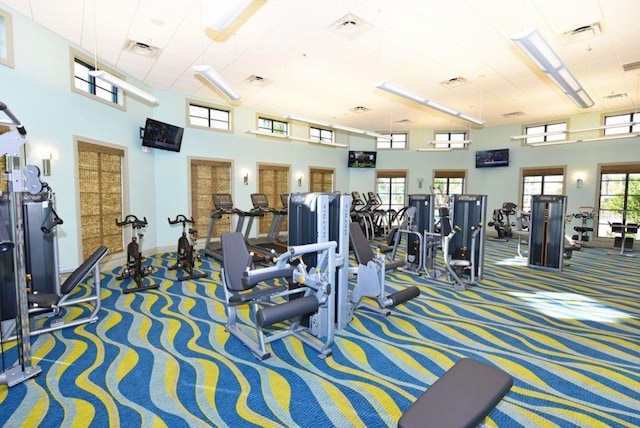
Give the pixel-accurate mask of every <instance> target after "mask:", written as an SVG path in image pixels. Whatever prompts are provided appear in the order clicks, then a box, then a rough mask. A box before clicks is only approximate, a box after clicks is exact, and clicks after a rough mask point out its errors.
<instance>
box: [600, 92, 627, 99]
mask: <svg viewBox="0 0 640 428" xmlns="http://www.w3.org/2000/svg"><path fill="white" fill-rule="evenodd" d="M602 98H604V99H605V100H618V99H624V98H627V94H625V93H623V92H621V93H619V94H611V95H607V96H605V97H602Z"/></svg>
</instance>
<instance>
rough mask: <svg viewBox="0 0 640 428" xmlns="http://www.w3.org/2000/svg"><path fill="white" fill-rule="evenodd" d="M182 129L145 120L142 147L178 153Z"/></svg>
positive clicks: (152, 120) (156, 121)
mask: <svg viewBox="0 0 640 428" xmlns="http://www.w3.org/2000/svg"><path fill="white" fill-rule="evenodd" d="M183 133H184V128H181V127H179V126H175V125H169V124H168V123H164V122H160V121H158V120H154V119H150V118H148V119H147V122H146V124H145V126H144V134H143V136H142V145H143V146H144V147H151V148H154V149H161V150H170V151H172V152H179V151H180V146H182V134H183Z"/></svg>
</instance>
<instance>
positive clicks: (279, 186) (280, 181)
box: [258, 165, 289, 234]
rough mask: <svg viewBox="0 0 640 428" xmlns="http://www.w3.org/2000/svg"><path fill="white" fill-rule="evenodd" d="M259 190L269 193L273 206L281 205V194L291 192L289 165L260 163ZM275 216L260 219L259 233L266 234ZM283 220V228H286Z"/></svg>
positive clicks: (268, 197)
mask: <svg viewBox="0 0 640 428" xmlns="http://www.w3.org/2000/svg"><path fill="white" fill-rule="evenodd" d="M258 192H259V193H264V194H265V195H267V199H268V200H269V205H270V206H271V207H274V208H275V207H280V195H282V194H285V193H289V166H287V165H258ZM272 221H273V216H271V215H270V216H268V217H262V218H260V219H259V229H258V231H259V233H261V234H266V233H267V232H269V227H270V226H271V222H272ZM285 228H286V224H284V222H283V227H282V230H281V231H283V230H286V229H285Z"/></svg>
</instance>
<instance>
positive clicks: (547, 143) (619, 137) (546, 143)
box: [526, 132, 640, 147]
mask: <svg viewBox="0 0 640 428" xmlns="http://www.w3.org/2000/svg"><path fill="white" fill-rule="evenodd" d="M638 136H640V133H638V132H633V133H630V134H618V135H605V136H602V137H593V138H578V139H575V140H559V141H540V142H537V143H527V144H526V145H527V146H530V147H538V146H555V145H560V144H574V143H590V142H595V141H609V140H622V139H625V138H635V137H638Z"/></svg>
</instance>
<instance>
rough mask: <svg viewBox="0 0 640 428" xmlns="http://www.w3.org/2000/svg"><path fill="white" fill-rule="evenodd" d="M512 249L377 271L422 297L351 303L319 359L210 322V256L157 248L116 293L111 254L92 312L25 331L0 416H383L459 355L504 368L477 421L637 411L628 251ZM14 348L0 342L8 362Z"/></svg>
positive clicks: (606, 419)
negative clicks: (539, 264)
mask: <svg viewBox="0 0 640 428" xmlns="http://www.w3.org/2000/svg"><path fill="white" fill-rule="evenodd" d="M515 254H516V248H515V243H513V242H509V243H500V242H491V241H490V242H487V244H486V256H485V274H484V279H483V281H482V282H481V283H480V284H478V285H476V286H471V287H468V288H467V290H466V291H463V292H456V291H454V290H453V288H452V286H450V285H449V284H447V283H445V282H438V281H431V280H426V279H423V278H417V277H414V276H411V275H409V274H406V273H393V274H389V275H388V278H387V282H388V290H389V292H392V291H396V290H400V289H402V288H403V287H405V286H406V285H407V284H416V285H418V286H419V287H420V290H421V296H420V297H419V298H417V299H414V300H412V301H410V302H408V303H407V304H405V305H403V306H401V307H398V308H397V309H396V310H395V311H394V313H393V314H392V315H391V316H389V317H387V318H380V317H379V316H377V315H375V314H372V313H370V312H365V311H360V312H359V313H358V314H357V317H356V318H355V320H354V321H353V322H352V323H351V324H350V325H349V327H348V328H346V329H345V330H342V331H340V332H338V334H337V337H336V340H335V344H334V346H333V356H332V357H331V358H328V359H326V360H322V359H319V358H317V356H316V353H315V351H313V350H310V349H309V348H308V347H306V346H303V345H302V344H301V343H300V342H299V341H298V340H296V339H295V338H287V339H285V340H283V341H277V342H275V343H273V344H272V345H271V349H272V354H273V355H274V356H273V357H272V358H270V359H268V360H266V361H264V362H261V361H258V360H257V359H256V358H254V357H253V355H252V354H251V352H250V351H249V350H248V349H247V348H246V347H245V346H244V345H242V344H241V343H240V342H239V341H238V340H237V339H236V338H234V337H230V335H229V334H228V333H227V332H225V329H224V323H225V320H226V315H225V311H224V304H223V292H222V289H221V285H220V281H219V278H218V275H217V270H218V269H219V265H218V264H217V263H215V262H213V261H210V260H204V261H203V263H202V265H201V266H200V268H201V269H202V270H204V271H207V272H209V273H211V272H212V271H213V272H215V273H214V274H213V275H210V279H206V280H198V281H192V282H184V283H179V282H177V281H174V280H173V279H175V277H176V276H175V275H176V273H175V271H169V270H167V269H166V268H167V266H169V265H171V264H172V263H173V258H172V256H173V255H172V254H159V255H157V256H155V257H152V258H151V259H150V262H151V263H152V264H153V266H154V267H155V272H154V274H153V276H152V277H147V280H150V281H154V282H157V283H159V284H160V287H159V289H157V290H150V291H144V292H141V293H132V294H122V292H121V290H122V288H123V287H124V286H128V285H127V284H123V283H121V282H116V281H115V279H114V278H115V276H116V275H117V273H118V271H119V269H116V270H115V272H106V273H104V274H103V277H104V283H103V284H104V290H103V294H102V297H103V303H102V305H103V309H102V311H101V313H100V320H99V321H98V322H97V323H95V324H91V325H83V326H79V327H75V328H69V329H66V330H61V331H57V332H55V333H51V334H43V335H40V336H38V337H36V338H34V339H33V340H32V349H33V354H34V360H35V363H37V364H38V365H39V366H40V367H41V368H42V370H43V373H42V375H40V376H39V377H37V378H35V379H32V380H29V381H26V382H24V383H22V384H19V385H17V386H14V387H12V388H11V389H7V387H5V386H0V423H1V424H2V425H4V426H10V427H17V426H30V427H35V426H44V427H49V426H56V427H57V426H80V427H81V426H96V427H102V426H104V427H107V426H160V427H161V426H167V427H187V426H190V427H191V426H193V427H205V426H220V427H251V426H256V427H267V426H269V427H270V426H286V427H294V426H300V427H328V426H336V427H365V426H366V427H384V426H395V425H396V423H397V420H398V419H399V418H400V416H401V414H402V412H403V411H404V410H406V409H407V408H408V407H409V406H410V405H411V403H412V402H413V401H414V400H415V399H416V397H417V396H419V395H420V394H421V393H422V392H423V391H424V390H425V389H426V388H427V387H429V385H431V384H432V383H433V382H434V381H435V380H436V379H437V378H438V377H439V376H441V375H442V374H443V373H444V372H445V371H446V370H447V369H449V368H450V367H451V366H452V365H453V364H454V363H455V362H456V361H458V360H459V359H461V358H463V357H471V358H475V359H478V360H480V361H484V362H488V363H490V364H493V365H496V366H498V367H501V368H502V369H504V370H505V371H507V372H509V373H510V374H512V375H513V376H514V378H515V380H514V386H513V388H512V390H511V392H510V393H509V394H508V395H507V396H506V397H505V399H504V400H503V401H501V402H500V404H499V405H498V406H497V408H496V409H495V410H494V411H493V412H492V413H491V414H490V416H489V419H488V420H487V425H488V426H490V427H491V426H500V427H515V426H525V427H532V426H545V427H547V426H562V427H572V426H575V427H599V426H615V427H632V426H640V392H639V391H640V320H639V317H640V297H639V296H640V259H632V258H624V257H614V256H607V255H606V251H605V250H604V249H596V248H589V249H583V250H582V251H580V252H575V253H574V256H573V258H572V259H571V260H570V263H571V266H569V267H566V268H565V269H564V270H563V272H561V273H557V272H547V271H541V270H534V269H530V268H527V267H526V265H523V263H522V262H520V261H518V260H517V259H515V258H514V256H515ZM83 288H86V286H83V287H81V288H80V289H79V290H78V292H79V293H81V292H84V291H86V290H85V289H83ZM81 313H82V309H76V310H73V311H69V313H67V315H66V316H67V317H77V316H79V315H80V314H81ZM15 352H16V349H15V346H14V345H11V344H9V345H5V354H6V358H7V363H9V362H10V361H12V358H13V359H15ZM12 353H13V354H12ZM463 405H464V397H462V396H461V397H460V406H463Z"/></svg>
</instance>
